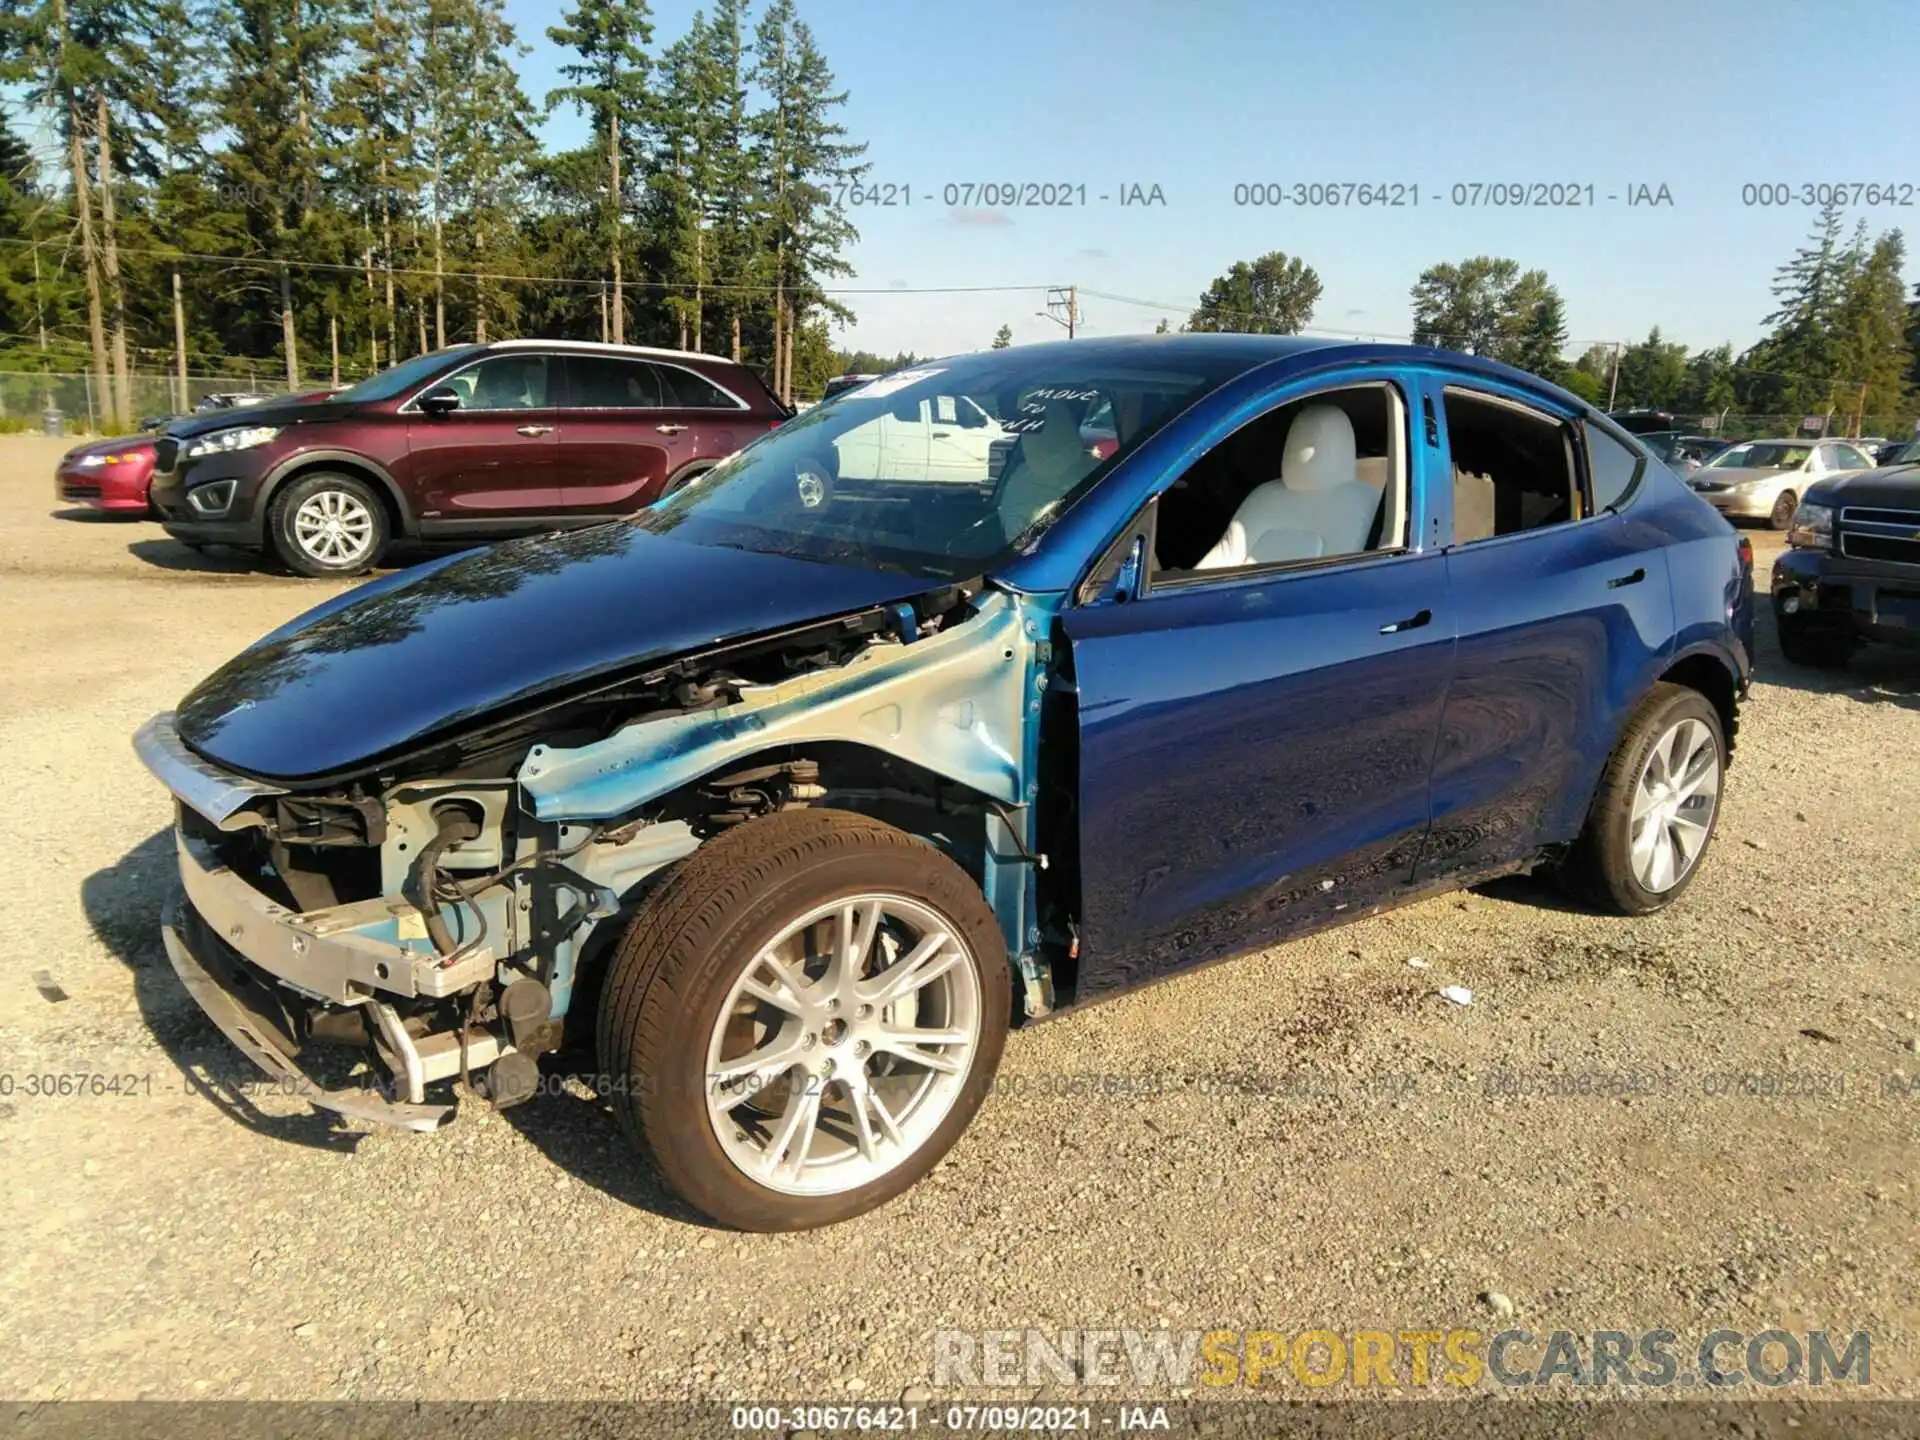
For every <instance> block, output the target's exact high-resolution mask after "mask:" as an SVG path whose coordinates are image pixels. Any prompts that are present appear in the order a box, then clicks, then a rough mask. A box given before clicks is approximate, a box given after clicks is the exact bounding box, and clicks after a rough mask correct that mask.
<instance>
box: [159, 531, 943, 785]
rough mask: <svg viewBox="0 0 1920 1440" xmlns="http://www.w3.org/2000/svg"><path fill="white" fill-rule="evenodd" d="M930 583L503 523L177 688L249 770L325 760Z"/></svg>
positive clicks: (202, 739) (347, 762) (189, 734)
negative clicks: (500, 537)
mask: <svg viewBox="0 0 1920 1440" xmlns="http://www.w3.org/2000/svg"><path fill="white" fill-rule="evenodd" d="M936 588H939V582H937V581H930V580H928V579H926V578H924V577H919V576H913V575H901V574H886V573H878V572H874V571H868V570H860V569H854V568H849V567H843V566H838V565H827V564H821V563H819V562H816V561H810V560H797V559H790V558H788V557H785V556H781V555H767V554H760V553H756V552H752V551H746V550H732V549H717V548H708V547H705V546H699V545H694V544H690V543H688V542H686V541H684V540H679V539H674V538H669V537H664V536H660V535H655V534H650V533H648V532H647V531H645V530H642V529H640V528H639V527H638V526H635V525H630V524H619V523H615V524H610V525H600V526H595V527H594V528H592V529H589V530H576V531H572V532H569V533H567V534H563V535H549V536H540V537H537V538H534V539H530V540H519V541H512V542H509V543H507V544H504V545H497V546H494V547H493V548H492V549H488V550H481V551H476V552H473V553H471V554H466V555H455V556H450V557H448V558H446V559H443V560H440V561H436V562H433V563H430V564H427V565H423V566H420V567H419V568H418V569H415V570H408V571H403V572H401V573H399V574H397V575H392V576H389V577H387V578H386V579H384V580H379V581H375V582H374V583H372V584H370V585H365V586H362V587H361V588H359V589H358V590H355V591H353V592H351V593H349V594H347V595H343V596H341V597H339V598H337V599H335V600H332V601H329V602H328V603H326V604H324V605H321V606H319V607H318V608H316V609H314V610H312V611H310V612H308V613H307V614H306V615H303V616H301V617H300V618H299V619H298V620H295V621H293V622H292V623H291V624H289V625H285V626H282V627H281V628H280V629H279V630H276V631H274V632H273V633H272V634H271V635H268V636H267V637H266V638H264V639H262V640H259V641H257V642H256V643H255V644H253V645H252V646H250V647H249V648H248V649H246V650H244V651H242V652H241V653H240V654H239V655H237V656H235V657H234V659H232V660H231V661H229V662H228V663H227V664H226V665H224V666H222V667H221V668H220V669H219V670H217V671H215V672H214V673H213V674H212V675H211V676H209V677H208V678H207V679H206V680H205V681H203V682H202V683H201V684H200V685H199V687H198V688H196V689H195V690H194V691H193V693H192V694H190V695H188V696H187V698H186V699H185V700H184V701H182V702H181V705H180V709H179V719H178V723H179V726H180V734H181V736H182V738H183V739H185V740H186V742H187V743H188V744H189V745H190V746H192V747H193V748H194V749H195V750H197V751H199V752H200V753H201V754H202V755H204V756H206V757H207V758H208V759H210V760H212V761H214V762H216V763H218V764H221V765H225V766H228V767H229V768H231V769H235V770H240V771H243V772H245V773H247V774H249V775H257V776H261V777H263V778H270V779H275V780H298V779H302V778H309V777H315V776H322V775H333V774H337V773H340V772H342V771H350V770H353V769H356V768H359V767H361V766H363V765H367V764H371V763H373V762H375V761H377V760H378V759H379V758H380V757H383V756H385V755H388V754H390V753H392V752H394V751H398V750H403V749H406V748H407V747H409V746H411V745H413V744H415V743H416V742H418V741H421V740H423V739H425V738H427V737H429V736H433V735H436V734H438V733H441V732H445V731H449V730H452V729H454V728H456V727H458V726H460V725H462V724H464V723H466V722H469V721H472V720H474V719H476V718H478V717H480V716H484V715H487V714H488V713H489V712H492V711H496V710H500V709H501V708H502V707H506V706H510V705H513V704H515V703H517V702H521V701H527V700H531V699H532V698H534V697H536V696H539V695H541V694H542V693H544V692H549V691H555V690H559V689H563V688H567V687H571V686H574V685H577V684H580V683H583V682H588V681H591V680H592V679H594V678H595V677H598V676H602V675H611V674H613V673H615V672H618V671H621V670H623V669H626V668H629V667H632V666H635V665H641V664H645V663H647V662H650V661H656V660H662V659H666V658H668V657H670V656H674V655H678V654H682V653H685V652H687V651H692V650H698V649H700V648H702V647H704V646H708V645H712V644H715V643H718V642H720V641H726V640H735V639H742V638H745V637H748V636H752V635H758V634H764V633H767V632H770V631H777V630H783V629H786V628H788V627H790V626H795V625H803V624H806V623H807V622H809V621H812V620H818V619H825V618H828V617H831V616H834V615H839V614H844V613H846V612H849V611H854V610H860V609H864V608H866V607H868V606H872V605H878V604H884V603H887V602H891V601H896V600H905V599H909V598H911V597H913V596H916V595H919V594H922V593H924V592H926V591H928V590H932V589H936Z"/></svg>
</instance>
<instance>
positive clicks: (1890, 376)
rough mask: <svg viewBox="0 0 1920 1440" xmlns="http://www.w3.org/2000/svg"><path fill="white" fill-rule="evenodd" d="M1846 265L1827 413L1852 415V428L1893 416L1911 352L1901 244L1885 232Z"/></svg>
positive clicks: (1902, 393)
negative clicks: (1875, 418)
mask: <svg viewBox="0 0 1920 1440" xmlns="http://www.w3.org/2000/svg"><path fill="white" fill-rule="evenodd" d="M1864 228H1865V227H1864V226H1863V227H1862V237H1861V244H1860V245H1858V246H1857V247H1856V248H1858V249H1861V250H1863V251H1864V253H1863V254H1862V256H1861V258H1860V259H1859V261H1858V263H1857V264H1853V265H1850V266H1849V267H1848V268H1849V274H1848V276H1847V280H1846V287H1845V289H1844V291H1843V292H1842V294H1841V297H1840V301H1839V304H1838V306H1837V307H1836V312H1835V315H1834V326H1833V329H1834V335H1833V355H1834V365H1835V370H1836V375H1835V389H1836V393H1835V394H1833V395H1832V396H1831V397H1830V399H1829V404H1830V405H1831V406H1832V408H1834V409H1836V410H1838V411H1840V412H1841V413H1843V414H1844V413H1847V412H1849V411H1851V412H1852V413H1853V416H1854V420H1855V423H1856V424H1860V423H1863V422H1864V420H1865V417H1866V416H1869V415H1875V416H1879V415H1886V416H1893V415H1897V414H1898V413H1899V412H1900V410H1901V407H1902V405H1903V403H1904V400H1905V395H1906V389H1907V376H1908V372H1909V371H1910V370H1911V369H1912V366H1913V352H1912V350H1911V348H1910V347H1909V345H1908V341H1907V336H1906V327H1907V307H1906V303H1905V302H1906V287H1905V286H1904V285H1903V284H1902V283H1901V279H1900V271H1901V267H1902V266H1903V265H1904V264H1905V262H1906V243H1905V241H1904V240H1903V239H1902V238H1901V235H1900V232H1899V231H1898V230H1894V231H1889V232H1888V233H1887V234H1885V235H1882V236H1881V237H1880V238H1879V239H1878V240H1876V241H1874V242H1873V243H1872V244H1871V245H1866V244H1864V240H1865V236H1864Z"/></svg>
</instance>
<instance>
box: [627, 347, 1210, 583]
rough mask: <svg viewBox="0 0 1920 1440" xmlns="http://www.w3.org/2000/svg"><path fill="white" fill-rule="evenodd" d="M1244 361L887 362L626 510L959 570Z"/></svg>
mask: <svg viewBox="0 0 1920 1440" xmlns="http://www.w3.org/2000/svg"><path fill="white" fill-rule="evenodd" d="M1247 363H1248V362H1247V360H1246V358H1245V357H1244V356H1239V355H1234V354H1223V355H1220V356H1217V357H1215V356H1210V357H1207V358H1205V359H1196V358H1195V357H1194V356H1192V355H1191V354H1190V353H1189V354H1187V355H1183V356H1181V357H1180V358H1179V360H1178V361H1177V362H1174V361H1172V360H1167V361H1162V362H1160V363H1155V360H1154V358H1153V357H1152V356H1151V355H1138V354H1135V355H1128V356H1125V357H1120V358H1111V357H1110V358H1106V359H1099V358H1093V357H1091V356H1089V357H1087V358H1081V357H1078V356H1075V355H1074V354H1073V351H1072V348H1071V347H1056V346H1046V347H1035V349H1033V350H1032V351H1031V352H1030V353H1028V354H1025V355H1023V354H1022V353H1021V352H1020V351H1018V350H1000V351H990V352H988V353H987V354H985V355H972V356H962V357H959V358H957V359H954V360H946V361H939V362H935V363H932V364H928V365H922V366H916V367H914V368H913V369H910V370H900V371H896V372H894V373H893V374H891V375H887V376H884V377H882V378H881V379H879V380H875V381H873V382H872V383H870V384H868V385H865V386H862V387H861V388H860V389H858V390H852V391H849V392H848V393H846V394H844V395H841V396H838V397H836V398H835V399H832V400H828V401H824V402H822V403H821V404H819V405H817V406H815V407H814V408H813V409H811V410H809V411H807V412H806V413H805V414H804V415H802V416H800V417H799V418H797V419H794V420H790V421H788V422H787V423H786V424H784V425H782V426H781V427H780V428H779V429H778V430H775V431H773V432H772V433H771V434H769V435H767V436H765V437H764V438H762V439H760V440H758V441H756V442H754V443H753V444H752V445H750V446H749V447H748V448H746V449H745V450H742V451H741V452H739V453H738V454H737V455H734V456H732V457H730V458H729V459H728V460H726V461H724V462H722V463H721V464H720V465H719V466H717V467H715V468H714V469H712V470H710V471H708V472H707V473H706V474H705V475H703V476H701V477H699V478H698V479H697V480H695V481H694V482H693V483H691V484H690V485H688V486H687V487H686V488H685V489H684V490H681V491H679V492H677V493H676V494H674V495H672V496H670V497H669V498H667V499H666V500H664V501H662V502H661V503H659V504H658V505H656V506H654V507H653V508H652V509H651V510H648V511H646V512H644V513H643V514H642V515H641V516H639V517H638V518H637V522H636V523H638V524H640V525H642V526H644V527H645V528H647V529H649V530H654V531H657V532H665V531H667V530H678V531H680V533H681V536H682V538H685V539H688V540H691V541H693V542H694V543H695V544H706V545H722V546H729V547H732V548H736V549H742V550H760V551H767V552H771V553H775V554H782V555H794V556H798V557H801V558H804V559H813V560H824V561H828V562H830V563H835V564H846V565H858V566H861V567H863V568H870V569H896V570H905V571H909V572H912V573H917V574H928V575H933V576H938V577H941V578H946V579H965V578H968V577H970V576H974V575H979V574H982V573H984V572H986V571H989V570H992V569H994V568H995V567H996V566H997V565H998V564H1000V563H1002V562H1004V561H1005V560H1007V559H1009V558H1011V557H1012V556H1013V555H1014V554H1016V553H1018V552H1019V551H1021V550H1022V549H1024V548H1025V547H1027V546H1028V545H1030V544H1031V543H1032V541H1033V540H1034V539H1036V538H1037V537H1038V535H1039V534H1040V532H1041V531H1042V530H1044V529H1045V528H1046V526H1047V525H1048V524H1049V523H1051V522H1052V521H1053V520H1054V519H1055V518H1056V517H1057V516H1058V515H1059V514H1060V512H1061V511H1062V510H1064V509H1065V507H1066V506H1067V505H1068V504H1069V503H1071V502H1072V500H1074V499H1075V498H1077V497H1078V495H1079V494H1081V493H1084V491H1085V490H1086V489H1088V488H1090V486H1091V485H1092V484H1093V483H1094V482H1095V481H1097V479H1098V477H1099V476H1100V475H1101V474H1103V473H1105V471H1106V470H1107V469H1109V468H1110V467H1111V466H1113V465H1114V464H1116V463H1117V462H1118V459H1119V458H1120V457H1122V456H1124V455H1126V454H1127V453H1129V452H1130V451H1131V450H1132V449H1134V448H1135V447H1136V446H1138V445H1139V444H1140V443H1141V442H1142V441H1143V440H1144V439H1145V438H1146V437H1147V436H1148V435H1150V434H1152V433H1153V432H1154V431H1155V430H1157V429H1158V428H1159V427H1160V426H1161V425H1163V424H1165V423H1166V422H1167V421H1168V420H1170V419H1172V418H1173V417H1174V416H1175V415H1177V414H1179V413H1180V412H1181V411H1182V410H1184V409H1186V408H1187V406H1189V405H1190V404H1192V403H1193V401H1194V400H1195V399H1197V398H1198V397H1199V396H1200V395H1202V394H1204V393H1205V392H1207V391H1208V390H1211V389H1212V388H1214V387H1215V386H1216V385H1218V384H1220V383H1222V382H1223V381H1224V380H1226V379H1228V378H1230V377H1231V376H1232V375H1234V374H1237V373H1239V372H1240V371H1241V370H1244V369H1245V368H1246V367H1247ZM1092 420H1097V421H1098V422H1099V423H1098V425H1097V426H1095V427H1089V424H1088V422H1089V421H1092ZM1102 430H1104V431H1105V436H1106V437H1107V438H1105V439H1104V440H1103V436H1102V433H1101V432H1102Z"/></svg>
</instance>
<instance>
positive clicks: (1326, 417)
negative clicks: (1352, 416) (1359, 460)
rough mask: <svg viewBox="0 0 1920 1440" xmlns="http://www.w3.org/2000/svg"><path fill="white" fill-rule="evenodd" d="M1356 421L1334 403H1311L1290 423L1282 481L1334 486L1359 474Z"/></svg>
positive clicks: (1298, 486) (1293, 485)
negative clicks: (1357, 470)
mask: <svg viewBox="0 0 1920 1440" xmlns="http://www.w3.org/2000/svg"><path fill="white" fill-rule="evenodd" d="M1353 451H1354V444H1353V422H1352V421H1351V420H1349V419H1348V418H1347V412H1346V411H1344V410H1341V409H1339V408H1338V407H1336V406H1333V405H1309V406H1308V407H1307V408H1306V409H1304V410H1302V411H1301V412H1300V413H1299V414H1298V415H1297V416H1295V417H1294V421H1293V424H1291V425H1290V426H1288V427H1287V448H1286V453H1285V454H1284V455H1282V456H1281V457H1280V483H1281V484H1282V485H1285V486H1286V487H1287V489H1289V490H1331V489H1333V488H1334V486H1336V485H1351V484H1352V483H1353V481H1354V480H1355V478H1356V471H1355V468H1354V458H1353Z"/></svg>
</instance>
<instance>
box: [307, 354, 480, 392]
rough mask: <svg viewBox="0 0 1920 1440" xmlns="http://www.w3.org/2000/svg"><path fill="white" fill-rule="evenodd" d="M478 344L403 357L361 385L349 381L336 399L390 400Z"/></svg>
mask: <svg viewBox="0 0 1920 1440" xmlns="http://www.w3.org/2000/svg"><path fill="white" fill-rule="evenodd" d="M479 348H480V347H479V346H478V345H454V346H451V347H449V348H448V349H445V350H435V351H433V352H432V353H431V354H428V355H416V356H414V357H413V359H411V360H402V361H401V362H400V363H399V364H398V365H396V366H394V367H393V368H392V369H391V370H382V371H381V372H380V373H379V374H378V375H369V376H368V377H367V378H366V379H364V380H362V381H361V382H360V383H359V384H358V385H349V386H348V387H347V388H346V389H345V390H342V391H340V392H339V394H337V395H335V396H334V397H333V398H334V399H336V400H391V399H393V398H394V397H395V396H396V395H402V394H405V393H406V392H407V391H408V390H411V389H412V388H413V387H414V386H415V385H418V384H419V383H420V382H421V381H423V380H428V379H431V378H432V377H433V376H434V375H435V374H437V373H438V372H440V371H441V370H444V369H445V368H446V367H447V362H448V361H451V360H456V359H458V358H459V357H460V356H462V355H465V354H467V353H469V352H470V351H474V350H478V349H479Z"/></svg>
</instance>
